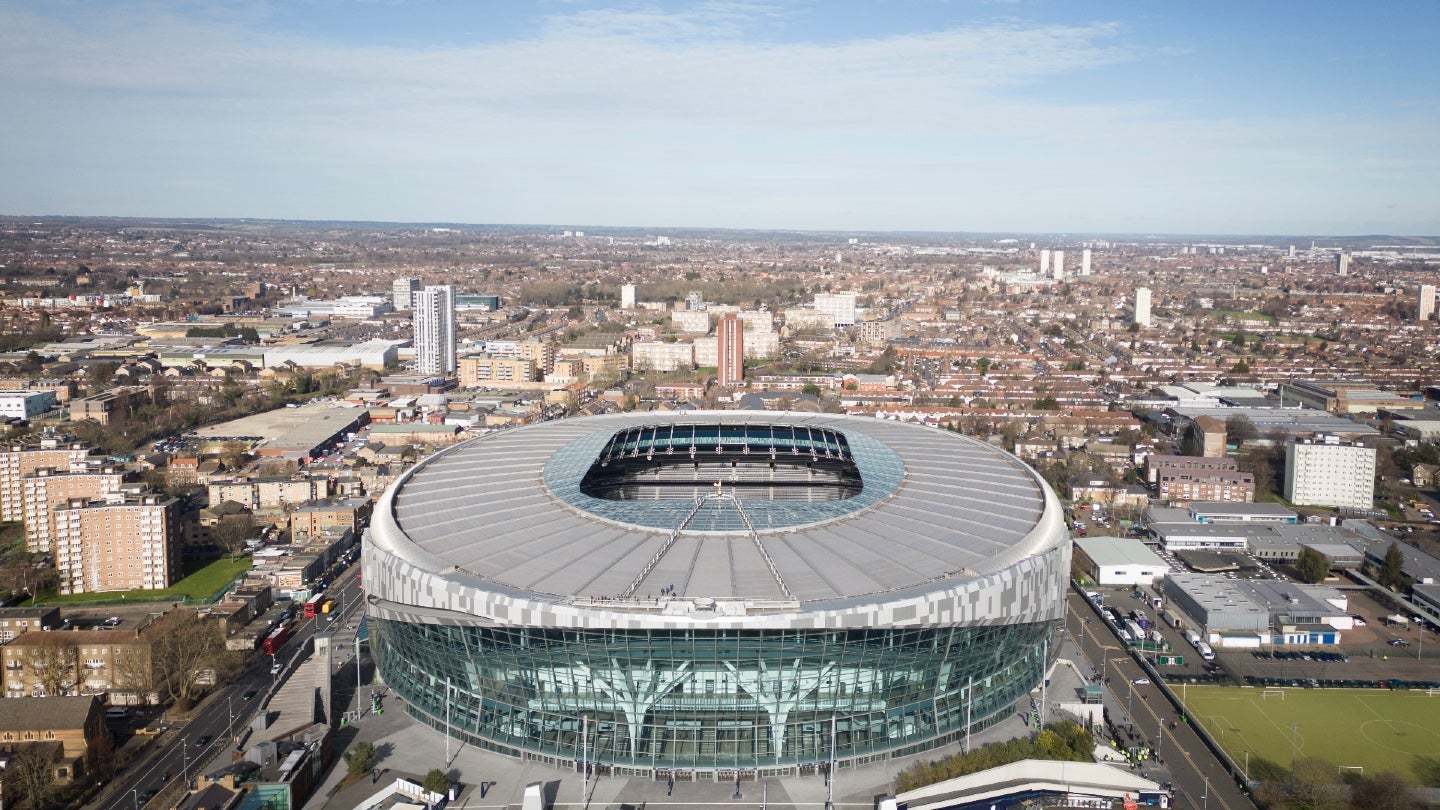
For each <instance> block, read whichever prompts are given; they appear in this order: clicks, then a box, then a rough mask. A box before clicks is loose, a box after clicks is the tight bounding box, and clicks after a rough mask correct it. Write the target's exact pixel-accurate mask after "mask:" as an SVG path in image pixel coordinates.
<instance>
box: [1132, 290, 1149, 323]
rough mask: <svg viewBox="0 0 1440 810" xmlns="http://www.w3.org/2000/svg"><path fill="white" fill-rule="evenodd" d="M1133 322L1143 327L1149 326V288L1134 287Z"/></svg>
mask: <svg viewBox="0 0 1440 810" xmlns="http://www.w3.org/2000/svg"><path fill="white" fill-rule="evenodd" d="M1135 323H1138V324H1140V325H1141V326H1143V327H1147V328H1148V327H1149V326H1150V288H1149V287H1136V288H1135Z"/></svg>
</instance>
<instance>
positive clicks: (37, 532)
mask: <svg viewBox="0 0 1440 810" xmlns="http://www.w3.org/2000/svg"><path fill="white" fill-rule="evenodd" d="M124 482H125V474H124V473H123V472H121V471H120V468H118V467H113V466H107V465H103V464H101V463H100V462H99V461H98V460H92V459H87V460H85V461H82V462H80V463H78V464H76V465H74V466H73V467H71V468H70V470H69V471H61V470H55V469H51V468H49V467H41V468H40V469H38V470H36V471H35V472H32V473H30V474H29V475H27V476H25V477H24V478H23V479H22V481H21V497H22V498H23V499H24V502H25V547H26V548H27V549H29V550H30V551H31V552H32V553H49V551H50V545H51V541H52V539H53V537H54V531H55V509H56V507H58V506H61V505H64V504H65V503H68V502H69V501H70V500H72V499H75V498H83V499H86V500H89V499H92V498H103V497H105V496H106V495H109V494H110V493H112V492H119V491H120V485H121V484H123V483H124Z"/></svg>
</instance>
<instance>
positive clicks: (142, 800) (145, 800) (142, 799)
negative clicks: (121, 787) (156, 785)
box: [135, 790, 155, 804]
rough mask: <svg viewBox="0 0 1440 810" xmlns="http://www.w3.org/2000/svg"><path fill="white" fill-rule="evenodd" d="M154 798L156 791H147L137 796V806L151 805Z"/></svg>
mask: <svg viewBox="0 0 1440 810" xmlns="http://www.w3.org/2000/svg"><path fill="white" fill-rule="evenodd" d="M153 798H155V791H153V790H147V791H144V792H143V793H141V794H140V795H139V796H137V797H136V798H135V801H136V803H137V804H149V803H150V800H151V799H153Z"/></svg>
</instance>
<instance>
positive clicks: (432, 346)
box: [414, 284, 456, 375]
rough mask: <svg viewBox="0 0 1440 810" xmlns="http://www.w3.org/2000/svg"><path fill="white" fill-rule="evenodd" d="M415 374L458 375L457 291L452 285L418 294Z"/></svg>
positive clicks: (444, 285) (428, 289)
mask: <svg viewBox="0 0 1440 810" xmlns="http://www.w3.org/2000/svg"><path fill="white" fill-rule="evenodd" d="M414 318H415V370H416V371H417V372H419V373H420V374H447V375H448V374H454V373H455V366H456V363H455V288H454V287H453V286H451V285H449V284H441V285H437V286H432V287H426V288H425V289H423V290H421V291H420V292H417V293H415V316H414Z"/></svg>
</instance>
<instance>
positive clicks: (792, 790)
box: [304, 644, 1084, 810]
mask: <svg viewBox="0 0 1440 810" xmlns="http://www.w3.org/2000/svg"><path fill="white" fill-rule="evenodd" d="M1055 657H1056V658H1058V659H1070V660H1074V661H1077V662H1083V661H1084V659H1083V658H1081V657H1080V651H1079V650H1078V649H1076V648H1075V647H1074V646H1072V645H1069V644H1065V645H1062V646H1061V648H1060V649H1059V650H1058V651H1057V654H1056V656H1055ZM1083 668H1084V665H1083V663H1082V664H1081V669H1083ZM1083 684H1084V680H1083V679H1082V678H1081V677H1080V676H1079V675H1077V674H1076V672H1075V671H1074V670H1073V669H1072V668H1071V667H1069V666H1065V665H1060V666H1056V667H1054V668H1053V669H1052V677H1051V684H1050V687H1049V693H1048V695H1047V698H1048V702H1049V707H1050V709H1049V711H1048V712H1047V713H1048V714H1049V715H1050V720H1051V721H1055V720H1060V719H1064V718H1066V717H1068V715H1063V714H1062V713H1060V712H1059V711H1058V710H1056V709H1055V708H1054V704H1055V703H1056V702H1057V701H1058V700H1060V699H1064V700H1073V697H1072V696H1073V695H1074V694H1075V693H1076V692H1077V690H1078V689H1079V688H1080V687H1081V686H1082V685H1083ZM365 693H366V690H364V689H362V695H363V694H365ZM1039 697H1040V693H1039V691H1038V690H1036V691H1035V692H1033V693H1032V695H1031V696H1027V697H1025V698H1022V699H1021V700H1020V701H1017V702H1016V704H1015V705H1014V706H1013V707H1012V710H1011V711H1010V713H1009V715H1008V716H1007V717H1006V719H1004V720H1002V721H1001V722H999V723H996V724H995V725H993V726H991V727H989V728H987V729H985V730H983V731H977V732H976V733H975V734H974V735H973V737H972V742H973V744H974V745H975V746H980V745H983V744H985V743H990V742H1000V741H1004V740H1009V739H1014V738H1016V737H1020V736H1024V735H1025V734H1027V733H1028V732H1029V730H1030V729H1029V728H1028V727H1027V725H1026V723H1025V720H1024V718H1023V715H1024V714H1025V713H1028V712H1029V711H1030V709H1031V705H1032V702H1034V701H1038V699H1039ZM384 705H385V712H384V714H382V715H378V716H377V715H374V714H370V713H368V712H366V713H361V714H360V715H359V716H360V718H361V719H360V720H358V721H357V722H352V723H347V725H345V726H344V727H342V728H340V729H338V730H337V732H336V739H335V745H334V748H335V750H336V751H337V752H340V751H345V750H348V749H349V747H350V746H351V745H353V744H354V743H355V742H356V741H357V740H366V741H369V742H371V743H373V744H374V745H375V746H376V749H377V750H378V752H379V754H380V756H379V762H378V770H379V774H378V780H377V782H376V783H375V784H372V783H371V780H370V779H365V780H363V781H361V782H360V783H358V784H352V785H350V786H348V787H347V788H346V789H345V790H343V791H340V792H336V793H334V795H333V796H332V795H331V794H332V791H334V790H335V789H336V787H337V786H338V785H339V784H340V782H341V781H342V780H343V779H344V777H345V775H346V770H345V764H344V761H343V760H342V759H340V757H339V756H338V753H337V756H336V764H335V766H334V767H333V768H332V769H331V771H330V772H329V774H327V776H326V779H325V781H324V783H323V784H321V785H320V787H319V788H318V789H317V790H316V792H315V794H314V795H313V796H311V798H310V800H309V801H308V802H307V803H306V804H305V805H304V810H319V808H322V807H323V808H326V810H351V808H354V807H356V806H358V805H359V804H360V803H361V802H362V801H364V800H365V799H366V798H368V797H370V796H371V795H373V794H374V793H375V792H376V791H377V790H378V789H380V788H381V787H383V786H385V785H387V784H389V783H391V782H393V781H394V779H395V777H396V776H408V777H409V778H412V779H416V780H419V779H421V778H423V776H424V774H425V773H426V772H428V771H429V770H430V769H431V768H443V769H444V770H446V772H447V773H448V774H449V775H450V777H451V779H452V781H455V782H458V783H461V784H463V785H464V786H465V787H464V790H463V792H462V793H461V794H460V795H459V796H458V797H457V799H456V801H455V802H454V803H453V804H452V805H451V806H452V807H456V808H518V807H520V806H521V804H522V802H523V800H524V794H525V788H526V786H527V785H530V784H532V783H537V782H538V783H542V784H545V785H547V787H548V790H549V791H551V792H552V795H553V796H554V804H553V807H556V808H582V807H588V808H597V809H598V808H610V809H611V810H620V808H626V807H629V808H636V809H637V810H638V808H645V810H650V808H680V807H685V808H696V807H726V806H736V807H740V806H744V807H766V808H772V807H773V808H788V807H814V808H819V807H824V806H825V803H826V801H827V799H829V798H830V788H829V786H828V785H827V784H826V780H825V778H824V776H780V777H766V778H763V779H759V780H755V781H742V782H741V783H740V784H739V786H738V792H739V796H738V798H737V795H736V793H737V785H736V783H735V782H734V781H725V782H713V781H710V782H689V781H680V780H677V781H676V782H674V783H673V785H672V784H670V783H669V782H667V781H664V780H661V781H656V780H654V779H650V778H645V777H629V776H620V775H604V776H599V777H593V778H592V779H591V780H590V783H589V784H588V785H587V784H586V783H585V780H584V779H583V778H582V776H581V774H579V773H576V772H574V771H571V770H562V769H558V768H555V767H553V766H550V765H547V764H544V763H541V762H530V761H524V760H518V759H514V758H511V757H508V756H503V755H500V754H496V753H494V752H491V751H486V750H484V749H481V748H477V747H476V746H474V745H468V744H461V743H460V742H459V741H458V740H451V742H450V749H449V754H448V757H449V758H448V760H447V749H446V741H445V735H444V733H443V732H441V731H437V730H435V729H433V728H431V727H429V726H427V725H424V724H423V723H421V722H419V721H417V720H415V719H414V718H412V717H411V716H410V715H409V714H407V713H406V712H405V711H403V709H402V707H401V704H400V701H399V699H398V698H397V697H395V696H394V695H393V694H392V695H390V696H389V697H388V698H386V700H385V702H384ZM351 708H352V709H354V708H355V704H354V703H353V702H352V703H351ZM959 751H960V745H959V744H958V743H957V744H952V745H948V746H944V747H941V748H936V749H932V750H930V751H926V752H924V753H922V754H917V755H913V756H909V757H896V758H883V757H882V758H880V760H879V761H872V762H870V763H867V764H865V765H861V766H858V767H847V768H841V769H840V770H839V772H838V773H837V774H836V779H835V788H834V806H835V807H837V808H865V809H866V810H870V809H871V808H873V807H874V806H875V797H876V796H877V795H891V794H892V793H893V790H894V788H893V784H894V779H895V777H896V776H897V775H898V774H899V773H900V771H902V770H904V769H905V768H907V767H909V766H910V765H912V764H914V763H916V762H921V761H928V760H933V759H939V758H941V757H944V756H946V755H949V754H953V753H958V752H959Z"/></svg>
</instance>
